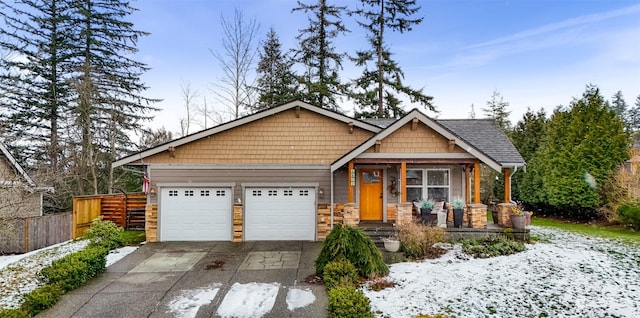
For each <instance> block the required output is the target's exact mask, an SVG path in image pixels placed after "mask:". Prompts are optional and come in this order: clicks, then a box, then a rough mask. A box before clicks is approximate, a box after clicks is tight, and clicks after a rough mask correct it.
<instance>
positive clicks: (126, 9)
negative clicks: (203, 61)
mask: <svg viewBox="0 0 640 318" xmlns="http://www.w3.org/2000/svg"><path fill="white" fill-rule="evenodd" d="M71 10H72V22H73V27H74V29H73V33H72V34H73V40H74V41H73V44H74V47H73V54H74V56H73V61H74V71H75V73H74V75H75V77H74V84H75V90H76V92H77V104H76V105H75V109H74V115H75V124H76V125H77V127H78V129H79V132H78V134H79V136H80V143H79V147H80V148H79V153H80V154H82V156H81V157H80V158H79V159H80V160H79V161H78V162H77V166H76V168H77V169H78V171H77V175H78V178H79V179H78V185H79V186H80V188H79V191H82V192H81V193H99V192H107V191H110V189H109V185H110V184H112V183H113V180H114V175H113V174H112V169H111V162H112V161H113V160H114V159H115V158H117V157H119V156H122V155H124V154H126V153H128V152H129V150H130V149H133V148H134V147H135V143H134V142H133V141H132V140H131V139H130V137H129V135H130V134H129V133H130V132H137V131H140V130H141V127H142V126H141V122H143V121H146V120H150V119H151V118H152V112H153V111H155V110H157V109H156V108H153V107H152V106H150V104H151V103H153V102H155V101H157V100H155V99H151V98H147V97H145V96H143V95H142V93H143V92H144V91H145V90H146V89H147V86H146V85H145V84H144V83H143V82H142V81H141V78H140V77H141V76H142V74H143V73H144V72H145V71H147V70H148V67H147V66H146V65H145V64H144V63H141V62H139V61H136V60H133V59H132V58H131V57H130V56H132V55H133V54H135V53H136V52H137V48H136V46H135V45H136V44H137V41H138V39H139V38H141V37H143V36H146V35H148V33H146V32H143V31H139V30H135V29H134V28H133V23H131V22H128V21H126V18H127V17H129V16H130V15H131V14H133V12H134V11H135V9H134V8H133V7H131V6H130V5H129V2H128V1H122V0H82V1H74V2H73V6H72V8H71ZM85 180H89V182H85Z"/></svg>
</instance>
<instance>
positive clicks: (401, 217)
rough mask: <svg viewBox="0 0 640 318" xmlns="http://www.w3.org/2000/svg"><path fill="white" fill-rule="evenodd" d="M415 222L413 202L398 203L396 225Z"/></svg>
mask: <svg viewBox="0 0 640 318" xmlns="http://www.w3.org/2000/svg"><path fill="white" fill-rule="evenodd" d="M411 223H413V204H412V203H399V204H396V226H403V225H408V224H411Z"/></svg>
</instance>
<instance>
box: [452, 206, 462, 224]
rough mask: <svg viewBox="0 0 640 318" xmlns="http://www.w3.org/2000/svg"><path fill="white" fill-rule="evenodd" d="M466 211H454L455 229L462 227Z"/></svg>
mask: <svg viewBox="0 0 640 318" xmlns="http://www.w3.org/2000/svg"><path fill="white" fill-rule="evenodd" d="M463 218H464V209H453V227H462V219H463Z"/></svg>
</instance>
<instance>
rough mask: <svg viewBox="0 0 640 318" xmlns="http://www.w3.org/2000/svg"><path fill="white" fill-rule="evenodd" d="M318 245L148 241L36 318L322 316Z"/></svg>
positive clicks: (323, 300) (323, 298)
mask: <svg viewBox="0 0 640 318" xmlns="http://www.w3.org/2000/svg"><path fill="white" fill-rule="evenodd" d="M321 246H322V243H319V242H245V243H231V242H169V243H149V244H146V245H144V246H142V247H140V248H138V249H137V250H136V251H135V252H133V253H131V254H129V255H127V256H126V257H125V258H123V259H122V260H120V261H119V262H117V263H116V264H113V265H111V266H110V267H109V268H108V269H107V271H106V272H105V273H104V274H102V275H101V276H99V277H97V278H96V279H94V280H92V281H91V282H89V283H88V284H87V285H85V286H83V287H81V288H79V289H77V290H74V291H72V292H70V293H68V294H66V295H64V296H63V298H62V299H61V300H60V301H59V302H58V303H57V304H56V305H55V306H54V307H53V308H51V309H49V310H47V311H45V312H43V313H41V314H40V315H38V317H135V318H138V317H326V316H327V312H326V308H327V296H326V292H325V289H324V286H323V285H319V284H313V283H306V282H305V279H306V278H307V277H309V275H312V274H314V273H315V268H314V261H315V259H316V257H317V255H318V253H319V252H320V249H321Z"/></svg>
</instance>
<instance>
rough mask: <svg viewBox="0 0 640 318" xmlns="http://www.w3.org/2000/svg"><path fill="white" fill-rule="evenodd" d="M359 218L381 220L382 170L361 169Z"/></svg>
mask: <svg viewBox="0 0 640 318" xmlns="http://www.w3.org/2000/svg"><path fill="white" fill-rule="evenodd" d="M359 177H360V220H364V221H381V220H382V170H381V169H361V170H360V173H359Z"/></svg>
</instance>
